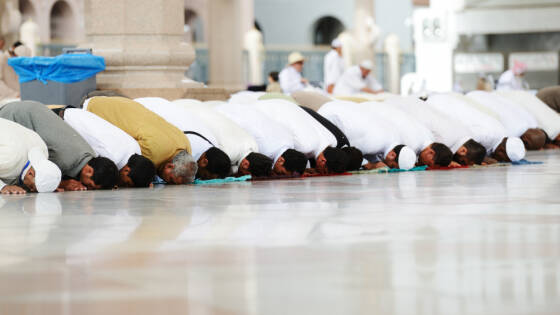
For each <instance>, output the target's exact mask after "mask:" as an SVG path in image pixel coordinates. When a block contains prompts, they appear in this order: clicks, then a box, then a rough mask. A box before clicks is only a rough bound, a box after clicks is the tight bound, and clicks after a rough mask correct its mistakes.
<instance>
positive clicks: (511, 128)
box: [467, 91, 537, 137]
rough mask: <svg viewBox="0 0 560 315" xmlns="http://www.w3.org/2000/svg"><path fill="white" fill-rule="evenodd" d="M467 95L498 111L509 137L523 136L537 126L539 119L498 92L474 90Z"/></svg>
mask: <svg viewBox="0 0 560 315" xmlns="http://www.w3.org/2000/svg"><path fill="white" fill-rule="evenodd" d="M467 97H468V98H471V99H473V100H474V101H476V102H478V103H480V104H482V105H483V106H486V107H488V108H489V109H491V110H492V111H494V112H496V113H497V114H498V118H499V120H500V122H501V123H502V124H503V125H504V127H505V128H506V130H507V132H508V136H509V137H521V135H523V134H524V133H525V131H527V130H528V129H531V128H537V120H536V119H535V117H534V116H533V115H532V114H530V113H529V112H527V111H526V110H525V109H523V108H522V107H521V106H519V105H517V104H516V103H513V102H511V101H510V100H508V99H506V98H504V97H502V96H500V95H498V94H495V93H489V92H485V91H473V92H471V93H469V94H467Z"/></svg>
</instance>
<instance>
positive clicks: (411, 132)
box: [359, 102, 434, 154]
mask: <svg viewBox="0 0 560 315" xmlns="http://www.w3.org/2000/svg"><path fill="white" fill-rule="evenodd" d="M359 105H360V106H364V107H368V108H370V109H371V110H373V113H374V114H375V115H377V116H379V117H381V118H382V119H383V120H385V121H388V122H391V123H392V124H393V125H394V126H395V127H396V129H394V130H392V132H397V133H398V134H399V136H400V139H401V141H402V143H401V144H404V145H406V146H408V147H410V148H411V149H412V150H414V152H415V153H416V154H420V152H422V150H424V149H425V148H426V147H428V146H429V145H430V144H432V143H434V136H433V135H432V132H431V131H430V130H429V129H428V128H426V127H425V126H424V125H422V124H421V123H419V122H417V121H416V120H415V119H414V118H413V117H412V116H410V115H409V114H407V113H406V112H405V111H403V110H401V109H399V108H397V107H396V106H393V105H391V104H389V103H381V102H365V103H360V104H359Z"/></svg>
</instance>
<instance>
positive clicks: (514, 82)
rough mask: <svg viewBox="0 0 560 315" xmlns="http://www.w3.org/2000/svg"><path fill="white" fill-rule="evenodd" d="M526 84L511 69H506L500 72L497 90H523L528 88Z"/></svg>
mask: <svg viewBox="0 0 560 315" xmlns="http://www.w3.org/2000/svg"><path fill="white" fill-rule="evenodd" d="M528 87H529V86H528V84H527V83H526V81H525V80H523V78H521V77H518V76H516V75H515V74H514V73H513V71H512V70H507V71H506V72H504V73H502V75H501V76H500V78H499V79H498V85H497V86H496V89H497V90H525V89H528Z"/></svg>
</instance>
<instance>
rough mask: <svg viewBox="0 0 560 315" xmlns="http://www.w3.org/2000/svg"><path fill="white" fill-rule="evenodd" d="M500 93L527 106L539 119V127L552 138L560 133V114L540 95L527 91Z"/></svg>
mask: <svg viewBox="0 0 560 315" xmlns="http://www.w3.org/2000/svg"><path fill="white" fill-rule="evenodd" d="M496 93H498V94H499V95H501V96H503V97H505V98H507V99H509V100H510V101H512V102H514V103H516V104H518V105H520V106H521V107H523V108H525V109H526V110H527V111H528V112H529V113H531V114H533V116H534V117H535V118H536V120H537V124H538V127H539V128H541V129H542V130H544V131H545V132H546V134H547V135H548V137H549V138H550V139H552V140H554V138H556V137H558V135H560V115H559V114H558V113H557V112H555V111H554V110H553V109H551V108H550V107H548V106H547V105H546V104H545V103H543V102H542V101H541V100H540V99H539V98H538V97H536V96H535V95H532V94H531V93H528V92H525V91H498V92H496Z"/></svg>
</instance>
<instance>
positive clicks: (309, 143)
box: [254, 99, 337, 158]
mask: <svg viewBox="0 0 560 315" xmlns="http://www.w3.org/2000/svg"><path fill="white" fill-rule="evenodd" d="M254 106H255V107H256V108H258V109H259V110H260V111H261V112H262V113H264V114H265V115H267V116H268V117H269V118H270V119H272V120H274V121H276V122H278V123H280V124H282V125H283V126H284V127H286V128H288V129H289V130H290V131H291V132H292V134H293V135H294V146H295V149H296V150H298V151H300V152H302V153H303V154H305V155H306V156H307V157H308V158H317V156H318V155H319V154H321V152H323V150H325V149H326V148H327V147H329V146H332V147H336V144H337V142H336V138H335V137H334V135H333V134H332V133H331V132H330V131H329V130H328V129H327V128H325V127H324V126H323V125H321V124H320V123H319V122H318V121H317V120H315V118H313V117H311V115H309V114H308V113H306V112H305V111H304V110H303V109H301V108H300V107H299V106H297V105H296V104H294V103H292V102H288V101H286V100H280V99H276V100H266V101H259V102H257V103H255V105H254Z"/></svg>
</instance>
